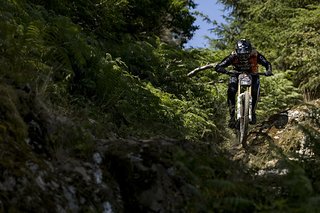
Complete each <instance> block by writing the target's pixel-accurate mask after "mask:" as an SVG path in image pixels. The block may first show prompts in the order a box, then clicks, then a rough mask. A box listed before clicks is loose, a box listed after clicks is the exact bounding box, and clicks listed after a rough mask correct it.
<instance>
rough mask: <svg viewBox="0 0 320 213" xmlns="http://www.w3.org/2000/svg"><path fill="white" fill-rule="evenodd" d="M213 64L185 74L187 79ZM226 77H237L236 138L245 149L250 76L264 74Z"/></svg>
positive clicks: (211, 65)
mask: <svg viewBox="0 0 320 213" xmlns="http://www.w3.org/2000/svg"><path fill="white" fill-rule="evenodd" d="M213 67H214V66H213V64H208V65H205V66H202V67H198V68H196V69H194V70H193V71H191V72H189V73H188V74H187V76H188V77H191V76H193V75H195V74H196V73H197V72H199V71H201V70H205V69H210V68H213ZM225 74H227V75H236V76H238V91H237V96H236V110H235V115H236V125H235V127H236V128H235V130H236V136H237V140H238V141H239V143H240V144H242V147H243V148H246V147H247V146H248V145H247V138H248V129H249V122H250V121H252V96H251V86H252V75H264V76H265V75H266V74H265V73H247V72H239V71H235V70H232V71H227V72H226V73H225Z"/></svg>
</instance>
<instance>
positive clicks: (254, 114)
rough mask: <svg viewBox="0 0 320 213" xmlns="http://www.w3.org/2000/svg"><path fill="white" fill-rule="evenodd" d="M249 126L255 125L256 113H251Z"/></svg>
mask: <svg viewBox="0 0 320 213" xmlns="http://www.w3.org/2000/svg"><path fill="white" fill-rule="evenodd" d="M249 123H250V124H256V123H257V116H256V113H252V119H251V121H250V122H249Z"/></svg>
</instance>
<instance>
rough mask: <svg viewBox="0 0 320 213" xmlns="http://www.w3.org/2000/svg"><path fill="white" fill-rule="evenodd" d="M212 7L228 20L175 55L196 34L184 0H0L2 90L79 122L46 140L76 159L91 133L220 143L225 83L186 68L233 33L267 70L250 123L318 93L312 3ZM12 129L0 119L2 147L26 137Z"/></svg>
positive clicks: (209, 59)
mask: <svg viewBox="0 0 320 213" xmlns="http://www.w3.org/2000/svg"><path fill="white" fill-rule="evenodd" d="M219 2H220V3H222V4H223V5H224V6H225V7H226V9H228V11H229V14H228V16H227V17H226V20H227V23H225V24H221V25H219V24H216V23H212V24H213V29H214V32H215V33H216V34H217V35H218V38H217V39H213V40H211V41H210V47H209V48H206V49H185V48H184V45H185V44H186V42H187V41H188V40H189V39H190V38H192V35H193V34H194V32H195V30H196V29H197V26H195V25H194V24H193V23H194V21H195V15H196V13H194V12H191V9H194V8H195V9H196V4H195V3H194V1H192V0H154V1H149V0H107V1H102V0H90V1H87V0H73V1H63V0H46V1H44V0H2V1H0V19H1V22H0V64H1V66H0V81H1V83H2V85H1V88H0V90H1V93H2V94H5V95H4V96H6V97H7V96H8V97H9V96H10V94H12V93H13V92H12V91H13V89H12V88H18V89H22V90H24V91H28V92H31V93H32V94H33V95H34V96H36V97H37V98H38V99H40V100H42V102H43V103H45V108H48V109H49V111H50V113H52V114H59V115H64V116H66V117H68V118H69V119H71V120H72V121H73V122H74V123H77V124H78V125H77V126H74V127H73V128H61V129H59V134H55V136H54V137H51V138H50V139H46V140H50V144H51V145H50V146H52V147H59V146H63V147H65V148H66V149H70V150H73V151H74V152H76V153H77V155H79V156H86V155H88V153H91V152H92V149H93V147H94V142H93V141H94V140H93V139H92V138H112V137H121V138H140V139H147V138H150V137H154V136H157V137H168V138H174V139H176V140H186V141H192V142H195V143H200V144H201V143H210V144H217V145H218V144H221V143H223V142H224V141H225V140H226V139H227V138H228V135H229V132H228V130H227V128H226V120H227V119H228V117H227V116H228V115H227V114H228V113H227V105H226V86H227V82H228V77H227V76H223V75H219V74H218V73H215V72H214V71H213V70H207V71H203V72H201V73H198V75H197V76H195V77H193V78H189V77H187V73H188V72H189V71H191V70H193V69H194V68H196V67H199V66H202V65H205V64H207V63H216V62H219V61H221V60H222V59H223V58H224V57H225V56H226V55H228V54H229V53H230V51H232V50H233V48H234V44H235V42H236V40H237V39H239V38H249V39H250V40H251V42H252V43H253V44H254V45H255V48H257V49H258V50H259V51H260V52H262V53H263V54H264V55H265V56H266V58H267V59H268V60H269V61H270V62H271V63H272V65H273V72H274V74H275V75H274V76H272V77H269V78H261V85H262V88H261V101H260V102H259V105H258V111H257V112H258V120H259V121H258V122H261V121H263V120H264V119H266V118H267V117H268V116H269V115H271V114H274V113H278V112H281V111H285V110H287V109H289V108H290V107H292V106H294V105H296V104H298V103H302V102H303V101H312V100H316V99H318V98H319V97H320V77H319V76H320V75H319V68H318V66H319V64H320V56H319V47H320V36H319V32H320V22H319V18H320V17H319V14H320V3H319V1H318V0H281V1H279V0H263V1H257V0H239V1H232V0H220V1H219ZM204 18H205V17H204ZM208 21H210V20H208ZM261 69H262V71H263V68H261ZM12 100H14V98H12ZM13 102H14V101H13ZM2 105H4V102H3V103H2ZM6 107H9V106H3V109H6ZM10 119H11V121H12V122H18V123H19V122H20V121H17V120H15V119H16V117H11V118H10ZM10 119H9V120H10ZM19 125H20V124H19ZM19 125H18V124H12V125H11V124H10V125H9V124H2V125H1V126H0V129H1V131H2V133H3V136H2V138H1V140H8V141H19V140H21V141H22V140H24V138H25V137H26V134H28V133H27V130H26V129H25V127H24V126H23V125H22V126H19ZM80 127H81V128H80ZM9 133H10V134H9ZM65 135H69V137H70V138H69V139H68V143H66V142H65V139H64V136H65ZM5 138H6V139H5Z"/></svg>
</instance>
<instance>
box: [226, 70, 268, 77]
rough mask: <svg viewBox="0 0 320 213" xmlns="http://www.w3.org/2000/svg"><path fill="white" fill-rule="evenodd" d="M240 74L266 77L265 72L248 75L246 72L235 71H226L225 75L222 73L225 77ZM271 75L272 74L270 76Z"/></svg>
mask: <svg viewBox="0 0 320 213" xmlns="http://www.w3.org/2000/svg"><path fill="white" fill-rule="evenodd" d="M241 73H247V74H249V75H264V76H267V75H266V73H265V72H257V73H248V72H239V71H237V70H230V71H227V72H226V73H223V74H226V75H234V74H241ZM272 75H273V74H272Z"/></svg>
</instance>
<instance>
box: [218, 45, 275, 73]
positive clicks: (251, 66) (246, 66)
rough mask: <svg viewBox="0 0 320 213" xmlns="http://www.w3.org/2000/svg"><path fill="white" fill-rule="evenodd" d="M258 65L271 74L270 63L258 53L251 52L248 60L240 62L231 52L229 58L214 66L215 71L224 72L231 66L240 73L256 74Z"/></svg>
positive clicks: (234, 53)
mask: <svg viewBox="0 0 320 213" xmlns="http://www.w3.org/2000/svg"><path fill="white" fill-rule="evenodd" d="M258 64H261V65H262V66H264V67H265V68H266V71H267V72H272V67H271V64H270V62H268V61H267V59H266V58H265V57H264V56H263V55H262V54H260V53H259V52H258V51H256V50H253V51H252V52H251V54H250V57H249V59H248V60H245V61H241V60H240V59H239V57H238V55H237V53H236V52H232V53H231V54H230V55H229V56H227V57H226V58H224V59H223V60H222V61H221V62H220V63H219V64H217V65H216V67H215V70H216V71H218V72H219V71H224V70H225V68H226V67H228V66H230V65H233V66H234V69H235V70H237V71H240V72H244V71H245V72H253V73H256V72H258Z"/></svg>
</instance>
